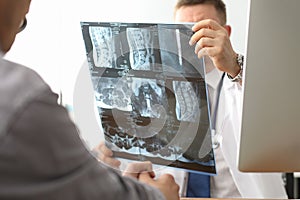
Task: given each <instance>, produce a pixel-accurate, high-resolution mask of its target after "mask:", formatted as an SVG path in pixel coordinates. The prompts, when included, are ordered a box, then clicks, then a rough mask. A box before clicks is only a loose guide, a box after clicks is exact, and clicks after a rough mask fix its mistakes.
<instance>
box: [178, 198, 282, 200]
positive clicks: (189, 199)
mask: <svg viewBox="0 0 300 200" xmlns="http://www.w3.org/2000/svg"><path fill="white" fill-rule="evenodd" d="M200 199H201V200H226V199H215V198H185V197H183V198H180V200H200ZM227 200H257V199H242V198H241V199H237V198H235V199H227ZM265 200H275V199H265ZM276 200H279V199H276Z"/></svg>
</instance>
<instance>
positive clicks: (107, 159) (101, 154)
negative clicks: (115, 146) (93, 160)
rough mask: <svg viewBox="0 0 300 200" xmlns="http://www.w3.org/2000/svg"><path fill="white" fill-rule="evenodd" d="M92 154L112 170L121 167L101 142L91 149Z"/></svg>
mask: <svg viewBox="0 0 300 200" xmlns="http://www.w3.org/2000/svg"><path fill="white" fill-rule="evenodd" d="M93 153H94V154H95V156H96V157H97V158H98V159H99V160H100V161H102V162H103V163H105V164H107V165H109V166H111V167H113V168H119V167H120V165H121V161H119V160H117V159H116V158H114V157H113V152H112V150H110V149H109V148H108V147H107V146H106V145H105V142H104V141H101V142H100V143H99V145H98V146H97V147H95V148H94V149H93Z"/></svg>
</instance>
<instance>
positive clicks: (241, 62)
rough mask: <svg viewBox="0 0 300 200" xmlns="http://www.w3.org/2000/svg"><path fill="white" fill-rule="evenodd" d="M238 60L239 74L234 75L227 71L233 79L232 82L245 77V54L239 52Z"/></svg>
mask: <svg viewBox="0 0 300 200" xmlns="http://www.w3.org/2000/svg"><path fill="white" fill-rule="evenodd" d="M236 62H237V64H238V66H239V67H240V72H239V73H238V75H236V76H235V77H232V76H230V75H229V74H228V73H227V76H228V78H229V80H231V81H232V82H240V81H241V80H242V79H243V66H244V56H243V55H242V54H237V56H236Z"/></svg>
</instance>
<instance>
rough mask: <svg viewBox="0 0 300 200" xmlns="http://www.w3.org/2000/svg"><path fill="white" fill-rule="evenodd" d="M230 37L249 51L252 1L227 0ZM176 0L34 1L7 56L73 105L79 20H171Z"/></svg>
mask: <svg viewBox="0 0 300 200" xmlns="http://www.w3.org/2000/svg"><path fill="white" fill-rule="evenodd" d="M224 2H225V3H226V5H227V12H228V24H229V25H231V26H232V35H231V40H232V43H233V46H234V49H235V50H236V51H237V52H240V53H244V52H245V38H246V21H247V9H248V0H246V1H241V0H224ZM175 3H176V0H114V1H106V0H77V1H74V0H63V1H61V0H42V1H32V3H31V8H30V12H29V14H28V15H27V19H28V26H27V27H26V29H25V31H24V32H22V33H20V34H19V35H18V36H17V39H16V41H15V44H14V46H13V48H12V49H11V51H10V52H9V53H8V54H7V55H6V58H7V59H9V60H13V61H15V62H18V63H22V64H24V65H26V66H28V67H30V68H33V69H34V70H36V71H37V72H38V73H39V74H40V75H41V76H42V78H44V79H45V81H46V82H47V83H48V84H49V85H50V86H51V88H52V89H53V91H54V92H56V93H62V103H63V105H67V106H70V107H72V105H73V92H74V91H73V90H74V85H75V81H76V78H77V75H78V73H79V70H80V68H81V66H82V65H83V63H84V61H85V58H86V57H85V47H84V43H83V39H82V33H81V28H80V21H96V22H98V21H101V22H106V21H107V22H149V23H150V22H153V23H160V22H162V23H172V22H173V7H174V5H175Z"/></svg>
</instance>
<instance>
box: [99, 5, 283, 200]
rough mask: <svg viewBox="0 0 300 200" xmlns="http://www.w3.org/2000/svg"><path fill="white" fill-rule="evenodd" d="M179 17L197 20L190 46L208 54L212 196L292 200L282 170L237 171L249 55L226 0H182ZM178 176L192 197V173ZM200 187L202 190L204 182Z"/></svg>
mask: <svg viewBox="0 0 300 200" xmlns="http://www.w3.org/2000/svg"><path fill="white" fill-rule="evenodd" d="M174 19H175V22H178V23H181V22H195V25H194V27H193V31H194V32H195V34H194V35H193V36H192V38H191V40H190V44H191V45H193V44H196V47H195V53H196V54H197V55H198V57H199V58H200V57H203V56H205V62H206V67H207V69H206V72H207V74H206V81H207V84H208V90H209V101H210V104H211V115H212V128H213V129H214V131H213V132H214V133H215V137H214V138H215V139H216V140H215V142H216V144H215V145H214V146H215V148H214V153H215V159H216V168H217V174H218V175H217V176H212V177H211V178H210V196H211V197H213V198H280V199H285V198H287V195H286V192H285V188H284V183H283V180H282V178H281V174H280V173H277V174H271V173H268V174H261V173H241V172H239V171H238V169H237V159H238V157H237V153H238V152H237V150H238V146H239V139H240V136H239V124H240V123H241V121H240V119H241V113H240V111H241V99H242V98H241V95H242V87H241V86H242V67H243V56H241V55H239V54H237V53H236V52H235V51H234V50H233V48H232V46H231V42H230V40H229V36H230V34H231V27H230V26H229V25H226V8H225V5H224V3H223V2H222V0H178V1H177V4H176V6H175V12H174ZM98 149H99V150H100V152H101V157H100V159H101V160H103V161H104V162H107V163H108V164H111V165H115V166H116V165H119V164H120V163H119V162H118V161H117V160H116V159H113V158H112V157H111V156H112V152H111V151H110V150H109V149H107V148H106V147H105V145H103V144H101V145H99V147H98ZM164 172H165V171H164ZM170 172H171V170H169V173H170ZM173 174H174V175H175V178H176V181H177V183H179V184H180V185H181V195H182V196H186V188H187V181H186V180H188V179H189V177H188V174H187V173H184V172H178V171H173ZM198 187H199V190H201V187H202V186H198Z"/></svg>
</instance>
